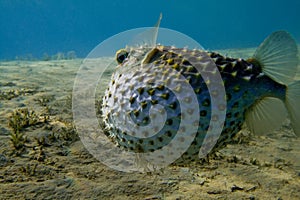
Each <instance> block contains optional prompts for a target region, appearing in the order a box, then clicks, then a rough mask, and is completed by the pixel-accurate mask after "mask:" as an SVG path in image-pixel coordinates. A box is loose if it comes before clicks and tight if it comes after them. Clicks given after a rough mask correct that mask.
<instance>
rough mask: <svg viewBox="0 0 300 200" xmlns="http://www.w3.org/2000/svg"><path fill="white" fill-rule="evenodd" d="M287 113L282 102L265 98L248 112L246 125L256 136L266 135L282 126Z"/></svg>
mask: <svg viewBox="0 0 300 200" xmlns="http://www.w3.org/2000/svg"><path fill="white" fill-rule="evenodd" d="M286 117H287V113H286V109H285V107H284V104H283V102H282V101H281V100H279V99H277V98H273V97H265V98H263V99H262V100H260V101H258V102H257V103H255V104H254V105H253V106H252V107H251V108H250V109H249V110H248V111H247V112H246V124H247V127H248V128H249V129H250V131H251V132H252V133H254V134H256V135H265V134H267V133H269V132H271V131H274V130H276V129H278V128H280V126H281V125H282V122H283V121H284V120H285V119H286Z"/></svg>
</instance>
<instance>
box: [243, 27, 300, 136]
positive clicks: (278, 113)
mask: <svg viewBox="0 0 300 200" xmlns="http://www.w3.org/2000/svg"><path fill="white" fill-rule="evenodd" d="M249 60H251V61H252V62H255V63H257V64H259V65H260V66H261V67H262V71H263V73H265V74H266V75H268V76H269V77H270V78H272V79H273V80H274V81H276V82H279V83H281V84H284V85H286V86H287V90H286V98H285V102H284V105H285V108H286V109H287V111H288V116H289V117H290V119H291V123H292V127H293V129H294V131H295V133H296V134H297V135H299V136H300V81H296V82H295V79H294V77H295V75H296V73H297V68H298V60H299V58H298V48H297V45H296V42H295V40H294V39H293V38H292V37H291V35H290V34H289V33H287V32H285V31H277V32H274V33H272V34H271V35H270V36H269V37H268V38H267V39H265V40H264V42H263V43H262V44H261V45H260V46H259V47H258V49H257V50H256V52H255V54H254V56H253V57H252V58H251V59H249ZM285 117H286V110H285V109H284V106H283V105H282V103H281V102H280V101H279V100H278V99H274V98H269V97H268V98H264V99H263V100H261V101H260V102H258V103H256V105H254V106H253V107H252V108H251V109H249V110H248V111H247V113H246V123H247V125H248V127H249V128H250V130H251V131H252V132H254V133H255V134H264V133H266V132H267V131H271V130H274V129H276V128H278V127H280V125H281V124H282V121H283V120H284V119H285Z"/></svg>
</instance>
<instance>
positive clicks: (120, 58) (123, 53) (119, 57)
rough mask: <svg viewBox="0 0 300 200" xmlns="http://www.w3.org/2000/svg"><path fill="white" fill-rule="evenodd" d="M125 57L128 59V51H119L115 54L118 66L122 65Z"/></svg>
mask: <svg viewBox="0 0 300 200" xmlns="http://www.w3.org/2000/svg"><path fill="white" fill-rule="evenodd" d="M127 57H128V51H126V50H125V49H120V50H119V51H117V53H116V60H117V62H118V63H119V64H122V63H123V62H124V60H125V59H126V58H127Z"/></svg>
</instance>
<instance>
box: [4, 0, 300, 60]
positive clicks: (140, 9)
mask: <svg viewBox="0 0 300 200" xmlns="http://www.w3.org/2000/svg"><path fill="white" fill-rule="evenodd" d="M299 9H300V1H299V0H284V1H283V0H264V1H263V0H251V1H250V0H249V1H241V0H227V1H221V0H209V1H208V0H206V1H203V0H151V1H149V0H127V1H124V0H111V1H101V0H100V1H96V0H94V1H92V0H85V1H83V0H30V1H29V0H28V1H24V0H0V59H14V58H15V57H16V56H26V55H29V54H31V55H32V56H33V57H34V58H40V57H42V55H43V54H44V53H47V54H49V55H53V54H55V53H57V52H68V51H71V50H74V51H75V52H76V54H77V56H79V57H85V56H86V55H87V54H88V53H89V52H90V50H92V49H93V48H94V47H95V46H96V45H97V44H99V43H100V42H101V41H103V40H105V39H107V38H108V37H110V36H113V35H114V34H117V33H119V32H122V31H125V30H128V29H132V28H138V27H145V26H153V25H154V24H155V23H156V21H157V18H158V16H159V13H160V12H162V13H163V20H162V22H161V27H165V28H170V29H174V30H177V31H180V32H182V33H185V34H187V35H188V36H190V37H192V38H194V39H195V40H197V41H198V42H199V43H200V44H201V45H202V46H204V47H205V48H207V49H220V48H244V47H253V46H257V45H258V44H259V43H260V42H261V41H262V40H263V39H264V38H265V37H266V36H267V35H268V34H270V33H271V32H272V31H275V30H281V29H284V30H287V31H289V32H290V33H291V34H292V35H293V36H294V37H295V39H296V40H297V41H298V42H299V41H300V24H299V21H300V14H299Z"/></svg>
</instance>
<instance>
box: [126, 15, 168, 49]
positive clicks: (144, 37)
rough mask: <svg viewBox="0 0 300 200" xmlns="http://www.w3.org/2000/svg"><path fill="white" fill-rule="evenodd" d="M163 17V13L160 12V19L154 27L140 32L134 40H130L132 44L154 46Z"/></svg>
mask: <svg viewBox="0 0 300 200" xmlns="http://www.w3.org/2000/svg"><path fill="white" fill-rule="evenodd" d="M161 19H162V13H160V15H159V18H158V21H157V22H156V24H155V25H154V27H151V28H149V29H148V30H146V31H144V32H142V33H140V34H138V35H137V36H136V37H135V38H133V40H132V41H131V42H130V44H129V45H130V46H142V45H146V46H148V47H154V46H155V45H156V41H157V35H158V29H159V26H160V21H161Z"/></svg>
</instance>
